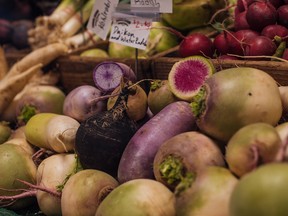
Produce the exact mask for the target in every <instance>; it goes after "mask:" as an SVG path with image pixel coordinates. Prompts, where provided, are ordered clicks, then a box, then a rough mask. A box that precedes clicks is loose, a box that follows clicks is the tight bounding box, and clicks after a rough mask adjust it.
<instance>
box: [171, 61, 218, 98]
mask: <svg viewBox="0 0 288 216" xmlns="http://www.w3.org/2000/svg"><path fill="white" fill-rule="evenodd" d="M215 71H216V69H215V67H214V65H213V64H212V62H211V61H210V60H209V59H207V58H205V57H203V56H189V57H186V58H184V59H181V60H180V61H178V62H176V63H175V64H174V65H173V66H172V68H171V71H170V72H169V74H168V82H169V85H170V88H171V91H172V93H173V94H174V95H175V96H176V97H177V98H179V99H180V100H185V101H192V98H193V97H194V96H195V95H196V94H197V93H198V92H199V90H200V88H201V87H202V85H203V84H204V82H205V80H206V79H207V78H208V77H210V76H211V75H212V74H213V73H214V72H215Z"/></svg>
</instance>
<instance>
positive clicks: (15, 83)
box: [0, 63, 43, 115]
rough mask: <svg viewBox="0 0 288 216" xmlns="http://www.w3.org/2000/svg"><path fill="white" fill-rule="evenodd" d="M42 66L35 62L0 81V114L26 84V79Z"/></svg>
mask: <svg viewBox="0 0 288 216" xmlns="http://www.w3.org/2000/svg"><path fill="white" fill-rule="evenodd" d="M42 66H43V64H41V63H38V64H35V65H33V66H32V67H30V68H28V69H27V70H25V71H23V72H22V73H19V74H16V75H14V76H13V77H11V78H9V79H3V80H1V81H0V93H1V97H0V115H1V113H2V112H3V111H4V110H5V109H6V108H7V107H8V106H9V104H10V103H11V101H12V100H13V98H14V97H15V96H16V95H17V94H18V93H19V92H20V91H21V90H22V89H23V88H24V87H25V86H26V84H27V83H28V81H29V80H30V79H31V78H32V77H33V76H34V75H35V74H36V73H37V72H38V71H39V70H40V69H41V68H42ZM5 78H6V77H5Z"/></svg>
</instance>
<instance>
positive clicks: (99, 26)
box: [87, 0, 119, 40]
mask: <svg viewBox="0 0 288 216" xmlns="http://www.w3.org/2000/svg"><path fill="white" fill-rule="evenodd" d="M118 2H119V0H95V3H94V6H93V9H92V12H91V15H90V18H89V21H88V24H87V29H89V30H90V31H92V32H94V33H95V34H97V35H98V36H99V37H100V38H102V39H103V40H106V39H107V35H108V33H109V31H110V27H111V23H112V14H113V13H114V12H115V9H116V7H117V5H118Z"/></svg>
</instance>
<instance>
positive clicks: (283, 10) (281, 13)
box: [277, 3, 288, 28]
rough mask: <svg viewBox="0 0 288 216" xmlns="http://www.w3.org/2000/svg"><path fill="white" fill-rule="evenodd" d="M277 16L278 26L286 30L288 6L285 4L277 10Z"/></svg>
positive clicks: (287, 26) (287, 25)
mask: <svg viewBox="0 0 288 216" xmlns="http://www.w3.org/2000/svg"><path fill="white" fill-rule="evenodd" d="M277 15H278V22H279V24H281V25H283V26H285V27H286V28H288V4H287V3H286V4H284V5H281V6H280V7H279V8H278V9H277Z"/></svg>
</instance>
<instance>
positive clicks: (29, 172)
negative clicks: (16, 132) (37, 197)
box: [0, 143, 37, 209]
mask: <svg viewBox="0 0 288 216" xmlns="http://www.w3.org/2000/svg"><path fill="white" fill-rule="evenodd" d="M0 158H1V160H0V173H1V178H0V188H1V190H0V196H1V197H0V205H1V206H3V205H4V206H5V205H8V208H10V209H21V208H25V207H28V206H29V205H31V204H32V203H33V202H34V199H32V198H31V197H26V198H22V199H18V200H16V201H15V200H11V199H10V200H9V199H8V200H4V199H2V197H3V196H13V195H19V194H21V193H22V192H23V190H25V189H28V187H27V185H24V184H22V183H21V182H19V181H17V180H16V179H20V180H23V181H26V182H28V183H31V184H34V183H35V182H36V171H37V168H36V165H35V163H34V162H33V160H32V159H31V155H30V154H28V153H27V152H26V151H25V150H24V149H23V148H22V147H20V146H18V145H14V144H8V143H5V144H2V145H0ZM14 201H15V202H14Z"/></svg>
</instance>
